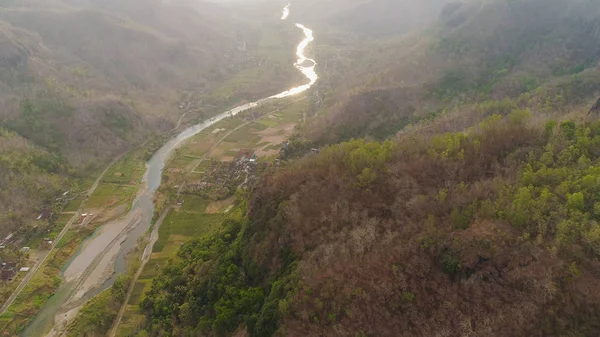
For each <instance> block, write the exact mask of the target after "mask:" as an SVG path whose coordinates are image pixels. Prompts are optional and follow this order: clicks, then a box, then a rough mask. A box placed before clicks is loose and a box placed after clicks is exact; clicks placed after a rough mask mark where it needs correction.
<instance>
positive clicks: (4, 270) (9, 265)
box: [0, 262, 17, 282]
mask: <svg viewBox="0 0 600 337" xmlns="http://www.w3.org/2000/svg"><path fill="white" fill-rule="evenodd" d="M16 273H17V263H16V262H3V263H2V264H0V280H2V281H4V282H7V281H12V280H13V279H14V278H15V274H16Z"/></svg>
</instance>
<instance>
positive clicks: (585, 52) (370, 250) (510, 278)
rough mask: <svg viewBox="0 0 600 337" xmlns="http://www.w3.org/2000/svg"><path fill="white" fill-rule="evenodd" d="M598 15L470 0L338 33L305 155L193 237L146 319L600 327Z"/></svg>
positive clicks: (588, 332)
mask: <svg viewBox="0 0 600 337" xmlns="http://www.w3.org/2000/svg"><path fill="white" fill-rule="evenodd" d="M599 14H600V4H599V3H596V2H592V1H585V0H581V1H579V0H577V1H570V2H564V1H559V0H550V1H548V0H544V1H542V0H516V1H504V0H489V1H465V2H464V3H451V4H448V5H447V6H446V7H445V8H443V9H442V11H441V15H440V17H439V19H438V21H437V22H436V24H435V25H434V26H432V27H430V28H427V29H425V30H423V31H421V32H418V33H414V34H410V35H407V36H402V37H398V36H392V37H381V36H379V38H377V39H371V40H367V42H365V43H364V45H360V46H357V45H355V44H352V42H353V41H354V42H356V41H359V40H360V39H355V38H354V37H352V35H354V33H349V34H348V35H345V36H342V37H340V38H339V39H338V40H337V41H336V40H335V39H333V38H331V37H333V36H334V35H333V33H332V35H329V37H330V38H329V39H327V40H326V41H325V42H321V43H322V44H321V46H320V47H319V46H317V47H316V48H317V52H320V53H321V54H320V56H321V58H318V59H319V60H320V61H319V62H320V66H321V67H322V68H320V71H321V74H323V75H322V76H321V78H322V80H321V81H322V82H325V83H320V84H319V85H318V86H317V87H316V91H317V92H318V94H315V96H318V98H315V97H311V100H312V102H313V103H315V104H314V106H316V107H317V108H316V109H314V110H312V111H309V112H312V113H314V114H315V115H316V116H315V117H314V119H313V120H312V121H309V122H308V124H307V125H305V126H304V128H303V129H302V130H301V131H300V135H297V136H296V137H293V138H292V139H291V142H290V144H289V145H288V147H287V148H288V150H286V151H287V152H289V153H286V155H285V156H284V157H283V158H282V159H287V162H286V161H285V160H283V162H284V163H283V164H282V165H281V167H272V168H271V169H269V170H267V172H266V173H265V174H264V176H263V177H262V179H261V181H260V182H259V183H258V184H257V186H255V188H254V189H252V190H250V191H247V195H244V193H242V192H240V195H239V197H240V198H239V199H240V201H239V202H240V205H239V206H238V209H237V211H235V212H233V215H231V216H230V217H229V219H228V220H226V221H225V222H224V223H223V229H222V230H221V232H220V233H218V234H216V235H213V236H212V237H209V238H202V239H197V240H194V241H192V242H188V243H186V244H185V245H183V246H182V248H181V249H180V250H179V252H178V255H177V258H176V259H174V260H173V261H171V263H169V265H168V266H167V267H166V268H164V270H163V271H162V275H161V276H160V277H157V278H155V279H154V280H153V285H152V289H151V290H150V291H149V292H148V293H147V295H146V298H145V299H144V300H143V302H142V311H143V312H144V314H145V315H146V326H145V327H144V331H143V332H141V333H140V334H141V335H144V334H148V335H151V336H160V335H219V336H227V335H236V336H272V335H285V336H465V335H473V336H597V335H598V334H600V326H599V325H598V323H597V322H598V318H600V298H599V297H598V296H596V295H595V294H597V293H598V291H597V289H596V287H597V286H596V284H598V275H600V265H599V264H598V259H597V256H598V253H599V247H600V246H599V243H600V239H599V238H600V236H599V233H600V229H599V227H598V219H600V218H599V214H600V199H598V195H599V194H598V188H599V187H600V185H599V184H598V182H599V181H600V180H599V179H600V173H599V172H600V171H598V167H599V165H600V162H599V160H598V154H600V149H599V148H598V145H599V144H600V124H599V123H598V116H597V114H596V111H597V109H596V110H594V109H592V112H591V113H590V106H591V105H592V103H593V102H595V101H596V98H597V95H598V92H597V88H598V83H597V79H598V61H599V59H598V56H599V54H598V52H597V50H596V48H597V46H598V43H596V42H597V39H598V31H599V30H598V28H599V27H600V25H599V24H600V16H599ZM327 24H330V23H327ZM327 24H325V23H324V25H327ZM337 29H338V28H332V30H331V31H330V32H333V31H336V30H337ZM379 47H381V48H379ZM340 50H343V51H345V52H349V54H343V55H342V56H340V55H339V54H340ZM336 54H337V55H336ZM354 55H358V58H357V59H354V58H353V56H354ZM357 60H359V61H365V60H367V61H368V60H370V61H371V64H360V62H357ZM347 69H350V70H354V69H356V71H355V72H343V70H347ZM334 71H335V72H340V71H342V73H341V74H340V75H330V73H331V72H334ZM357 83H358V84H357ZM314 106H313V108H314ZM302 136H304V137H308V138H309V140H311V141H312V142H313V144H310V142H307V139H303V138H302ZM360 137H365V138H366V139H356V138H360ZM340 141H341V143H340ZM307 143H308V145H307ZM314 144H317V145H323V144H333V145H327V146H323V147H322V148H321V149H320V151H312V150H310V149H311V147H313V146H315V145H314ZM315 152H320V153H318V154H315ZM307 153H308V154H307ZM309 154H310V155H309Z"/></svg>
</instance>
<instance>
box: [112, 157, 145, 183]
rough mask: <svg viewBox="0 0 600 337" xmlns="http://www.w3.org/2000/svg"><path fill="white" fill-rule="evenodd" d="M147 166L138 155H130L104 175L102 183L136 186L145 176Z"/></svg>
mask: <svg viewBox="0 0 600 337" xmlns="http://www.w3.org/2000/svg"><path fill="white" fill-rule="evenodd" d="M145 171H146V166H145V165H144V161H143V160H142V159H141V157H140V155H138V154H137V153H133V154H128V155H126V156H125V157H123V158H122V159H121V160H119V161H118V162H116V163H115V164H114V165H113V166H112V167H111V168H110V169H109V170H108V171H107V172H106V174H105V175H104V177H103V178H102V182H104V183H113V184H136V183H138V182H139V181H140V180H141V179H142V177H143V176H144V172H145Z"/></svg>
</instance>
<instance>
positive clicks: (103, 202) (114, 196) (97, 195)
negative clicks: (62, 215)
mask: <svg viewBox="0 0 600 337" xmlns="http://www.w3.org/2000/svg"><path fill="white" fill-rule="evenodd" d="M137 190H138V186H129V185H115V184H108V183H102V184H100V185H99V186H98V188H96V191H94V194H93V195H92V196H91V197H90V198H89V199H88V202H87V204H86V206H85V207H86V209H98V208H105V207H109V206H116V205H119V204H123V203H126V202H130V201H133V199H134V198H135V194H136V192H137Z"/></svg>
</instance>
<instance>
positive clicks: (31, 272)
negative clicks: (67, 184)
mask: <svg viewBox="0 0 600 337" xmlns="http://www.w3.org/2000/svg"><path fill="white" fill-rule="evenodd" d="M126 153H127V152H125V153H123V154H121V155H119V156H117V157H116V158H115V159H113V161H111V162H110V164H108V166H106V168H105V169H104V171H102V174H100V176H99V177H98V179H96V181H95V182H94V184H93V185H92V186H91V187H90V189H89V190H88V192H87V195H86V197H85V199H84V201H83V202H82V203H81V206H80V207H79V209H78V210H77V212H75V214H74V215H73V217H72V218H71V219H70V220H69V222H67V224H66V225H65V227H64V228H63V229H62V230H61V231H60V233H58V235H57V236H56V238H55V239H54V242H53V243H52V246H50V250H49V251H48V252H47V253H46V255H45V256H44V257H43V258H42V259H40V260H39V261H38V262H37V263H36V264H35V265H34V266H33V268H31V270H29V272H28V273H27V275H25V278H23V280H22V281H21V283H19V285H18V286H17V288H16V289H15V291H13V293H12V294H11V295H10V297H9V298H8V300H6V302H5V303H4V305H3V306H2V308H1V309H0V315H1V314H3V313H5V312H6V310H8V308H9V307H10V306H11V305H12V304H13V302H14V301H15V299H16V298H17V296H19V294H20V293H21V291H23V289H24V288H25V286H27V283H29V281H30V280H31V279H32V278H33V275H35V273H36V272H37V271H38V269H39V268H40V267H41V266H42V264H44V262H45V261H46V259H48V256H50V254H52V252H53V251H54V249H56V246H57V245H58V243H59V242H60V240H62V238H63V236H64V235H65V234H66V233H67V232H68V231H69V229H71V226H72V225H73V223H75V222H76V221H77V219H79V216H80V214H81V212H82V210H83V208H84V207H85V204H86V203H87V201H88V198H89V197H90V196H91V195H92V194H93V193H94V191H95V190H96V188H98V185H100V182H101V181H102V178H104V175H105V174H106V172H108V170H109V169H110V168H111V167H112V166H113V165H114V164H115V163H116V162H117V161H119V159H121V158H122V157H123V156H124V155H125V154H126Z"/></svg>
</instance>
